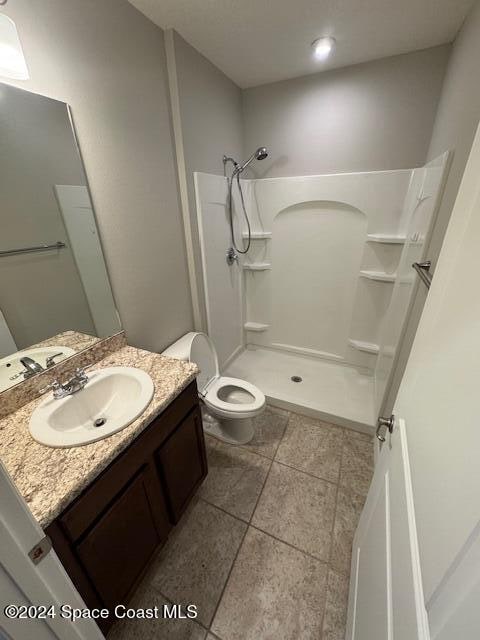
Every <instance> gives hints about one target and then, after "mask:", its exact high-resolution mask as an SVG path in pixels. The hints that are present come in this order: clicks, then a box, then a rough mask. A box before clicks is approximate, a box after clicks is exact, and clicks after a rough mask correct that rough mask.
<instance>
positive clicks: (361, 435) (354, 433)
mask: <svg viewBox="0 0 480 640" xmlns="http://www.w3.org/2000/svg"><path fill="white" fill-rule="evenodd" d="M344 433H345V437H346V438H348V437H349V436H350V437H351V438H357V439H358V440H366V441H367V442H371V443H372V446H373V436H372V435H371V434H368V433H363V431H356V430H355V429H344Z"/></svg>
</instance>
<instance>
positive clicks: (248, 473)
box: [199, 437, 270, 521]
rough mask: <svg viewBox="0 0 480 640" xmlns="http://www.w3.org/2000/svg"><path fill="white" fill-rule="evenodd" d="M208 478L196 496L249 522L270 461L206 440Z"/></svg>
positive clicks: (242, 450)
mask: <svg viewBox="0 0 480 640" xmlns="http://www.w3.org/2000/svg"><path fill="white" fill-rule="evenodd" d="M206 441H207V454H208V476H207V478H206V479H205V482H204V483H203V485H202V487H201V489H200V491H199V495H200V497H202V498H203V499H204V500H207V501H208V502H211V503H212V504H214V505H216V506H217V507H220V508H222V509H225V511H228V513H231V514H232V515H234V516H236V517H237V518H242V519H243V520H246V521H248V520H250V517H251V515H252V513H253V510H254V508H255V505H256V503H257V500H258V496H259V495H260V492H261V490H262V487H263V484H264V482H265V478H266V477H267V473H268V469H269V467H270V460H267V458H264V457H263V456H259V455H257V454H256V453H252V452H251V451H246V450H245V449H241V448H240V447H235V446H232V445H228V444H225V443H223V442H220V441H219V440H216V439H215V438H211V437H207V438H206Z"/></svg>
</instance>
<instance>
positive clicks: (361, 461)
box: [340, 435, 373, 495]
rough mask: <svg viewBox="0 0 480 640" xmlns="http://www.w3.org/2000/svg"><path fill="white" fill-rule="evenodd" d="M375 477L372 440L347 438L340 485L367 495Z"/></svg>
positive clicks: (344, 445)
mask: <svg viewBox="0 0 480 640" xmlns="http://www.w3.org/2000/svg"><path fill="white" fill-rule="evenodd" d="M372 475H373V444H372V441H371V440H363V439H360V438H357V437H354V438H352V437H348V435H347V437H346V438H345V440H344V444H343V455H342V468H341V470H340V484H341V485H342V486H343V487H347V488H349V489H352V491H356V492H357V493H361V494H363V495H366V494H367V493H368V489H369V487H370V482H371V481H372Z"/></svg>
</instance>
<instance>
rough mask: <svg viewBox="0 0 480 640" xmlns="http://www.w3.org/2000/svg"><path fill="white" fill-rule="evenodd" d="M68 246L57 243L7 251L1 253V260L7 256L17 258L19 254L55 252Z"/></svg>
mask: <svg viewBox="0 0 480 640" xmlns="http://www.w3.org/2000/svg"><path fill="white" fill-rule="evenodd" d="M66 246H67V245H66V244H65V243H64V242H60V241H58V242H55V244H40V245H38V246H36V247H24V248H22V249H6V250H4V251H0V258H3V257H5V256H16V255H18V254H19V253H33V252H34V251H53V250H54V249H63V248H64V247H66Z"/></svg>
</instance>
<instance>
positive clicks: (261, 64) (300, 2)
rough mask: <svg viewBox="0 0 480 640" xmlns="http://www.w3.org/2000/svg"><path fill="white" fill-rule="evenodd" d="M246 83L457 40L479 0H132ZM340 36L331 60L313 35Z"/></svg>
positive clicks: (275, 78) (131, 0) (162, 25)
mask: <svg viewBox="0 0 480 640" xmlns="http://www.w3.org/2000/svg"><path fill="white" fill-rule="evenodd" d="M130 2H131V3H132V4H133V5H134V6H135V7H137V9H139V10H140V11H142V13H144V14H145V15H146V16H148V17H149V18H150V19H151V20H152V21H153V22H155V23H156V24H158V25H159V26H160V27H162V28H164V29H166V28H168V27H173V28H174V29H176V31H178V32H179V33H180V34H181V35H182V36H183V37H184V38H185V40H187V41H188V42H189V43H190V44H191V45H193V46H194V47H195V48H196V49H197V50H198V51H200V52H201V53H203V55H204V56H206V57H207V58H208V59H209V60H210V61H211V62H213V63H214V64H215V65H216V66H217V67H219V68H220V69H221V70H222V71H223V72H224V73H225V74H226V75H227V76H228V77H229V78H231V79H232V80H233V81H234V82H236V83H237V84H238V85H239V86H240V87H242V88H245V87H252V86H255V85H259V84H265V83H268V82H275V81H277V80H284V79H287V78H294V77H296V76H302V75H306V74H309V73H317V72H318V71H323V70H326V69H334V68H338V67H344V66H347V65H351V64H356V63H359V62H365V61H367V60H374V59H376V58H383V57H386V56H391V55H395V54H399V53H406V52H407V51H414V50H417V49H424V48H426V47H433V46H435V45H439V44H443V43H445V42H451V41H452V40H453V39H454V38H455V35H456V34H457V32H458V29H459V28H460V26H461V25H462V22H463V20H464V19H465V16H466V15H467V13H468V10H469V9H470V7H471V6H472V5H473V3H474V0H130ZM322 35H330V36H333V37H335V38H336V40H337V47H336V50H335V52H334V53H333V55H332V56H331V57H330V58H329V60H328V61H326V62H318V61H316V60H315V59H314V58H313V56H312V49H311V47H310V43H311V42H312V41H313V40H315V39H316V38H318V37H319V36H322Z"/></svg>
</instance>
